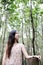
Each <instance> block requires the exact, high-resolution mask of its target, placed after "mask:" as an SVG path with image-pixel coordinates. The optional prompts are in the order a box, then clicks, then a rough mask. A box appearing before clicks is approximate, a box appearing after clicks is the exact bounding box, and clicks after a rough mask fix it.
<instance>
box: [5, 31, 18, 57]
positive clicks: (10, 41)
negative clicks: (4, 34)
mask: <svg viewBox="0 0 43 65" xmlns="http://www.w3.org/2000/svg"><path fill="white" fill-rule="evenodd" d="M15 34H16V30H12V31H11V32H10V33H9V37H8V42H7V50H6V55H7V57H8V58H10V55H11V49H12V47H13V44H14V43H15ZM17 43H18V40H17Z"/></svg>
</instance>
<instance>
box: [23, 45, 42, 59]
mask: <svg viewBox="0 0 43 65" xmlns="http://www.w3.org/2000/svg"><path fill="white" fill-rule="evenodd" d="M22 52H23V54H24V56H25V58H27V59H29V58H32V57H36V58H39V59H41V56H40V55H38V56H37V55H34V56H30V55H28V53H27V51H26V49H25V46H24V44H22Z"/></svg>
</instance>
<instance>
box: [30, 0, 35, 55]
mask: <svg viewBox="0 0 43 65" xmlns="http://www.w3.org/2000/svg"><path fill="white" fill-rule="evenodd" d="M30 8H31V9H30V17H31V24H32V34H33V38H32V47H33V54H34V55H35V45H34V41H35V29H34V22H33V16H32V1H31V2H30Z"/></svg>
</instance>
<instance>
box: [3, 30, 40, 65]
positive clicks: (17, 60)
mask: <svg viewBox="0 0 43 65" xmlns="http://www.w3.org/2000/svg"><path fill="white" fill-rule="evenodd" d="M18 39H19V34H18V32H17V31H16V30H12V31H11V32H10V34H9V38H8V42H7V45H6V47H5V51H4V55H3V60H2V65H22V53H23V54H24V56H25V58H27V59H29V58H32V57H33V56H30V55H28V53H27V51H26V49H25V46H24V45H23V44H22V43H19V42H18ZM34 57H37V58H39V59H40V56H34Z"/></svg>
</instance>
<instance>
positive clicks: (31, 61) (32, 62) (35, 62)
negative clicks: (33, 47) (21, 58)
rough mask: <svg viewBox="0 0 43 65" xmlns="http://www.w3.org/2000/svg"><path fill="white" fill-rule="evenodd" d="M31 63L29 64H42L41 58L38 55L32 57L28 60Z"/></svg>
mask: <svg viewBox="0 0 43 65" xmlns="http://www.w3.org/2000/svg"><path fill="white" fill-rule="evenodd" d="M28 62H29V64H28V65H41V64H40V60H39V59H38V58H36V57H33V58H30V59H29V60H28Z"/></svg>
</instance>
